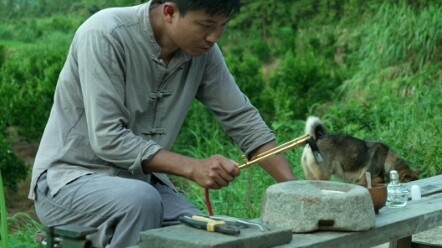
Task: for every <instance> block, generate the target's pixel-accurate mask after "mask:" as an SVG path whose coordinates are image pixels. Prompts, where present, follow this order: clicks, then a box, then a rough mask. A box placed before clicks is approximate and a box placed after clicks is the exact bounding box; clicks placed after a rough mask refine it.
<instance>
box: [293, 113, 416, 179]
mask: <svg viewBox="0 0 442 248" xmlns="http://www.w3.org/2000/svg"><path fill="white" fill-rule="evenodd" d="M305 133H306V134H309V135H311V136H312V137H313V138H314V140H315V141H316V146H317V148H316V149H319V153H320V155H321V156H322V159H323V161H319V162H318V161H317V160H318V159H317V157H316V158H315V156H314V155H313V152H312V148H311V147H310V145H309V144H306V145H305V147H304V150H303V153H302V156H301V164H302V167H303V170H304V174H305V178H306V179H308V180H330V178H331V176H332V175H333V176H336V177H338V178H340V179H341V180H343V181H345V182H348V183H358V184H366V183H367V180H366V175H365V174H366V172H370V175H371V181H372V183H381V184H384V183H387V182H389V181H390V180H389V173H390V171H391V170H396V171H397V172H398V174H399V181H400V182H403V183H404V182H410V181H413V180H417V179H418V177H419V173H418V171H414V170H412V169H411V168H410V166H409V165H408V164H407V163H406V162H405V161H404V160H403V159H402V158H400V157H399V156H398V155H397V154H396V153H395V152H394V151H393V150H392V149H390V148H389V147H388V146H387V145H386V144H384V143H382V142H379V141H369V140H361V139H358V138H355V137H352V136H350V135H341V134H328V133H327V132H326V128H325V125H324V123H323V122H322V121H321V119H319V118H318V117H316V116H310V117H308V118H307V121H306V125H305Z"/></svg>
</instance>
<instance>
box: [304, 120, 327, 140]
mask: <svg viewBox="0 0 442 248" xmlns="http://www.w3.org/2000/svg"><path fill="white" fill-rule="evenodd" d="M305 134H310V135H311V136H312V137H313V138H314V139H315V140H316V139H318V138H320V137H321V136H323V135H325V134H326V129H325V125H324V123H323V122H322V121H321V119H319V118H318V117H316V116H309V117H308V118H307V121H306V123H305Z"/></svg>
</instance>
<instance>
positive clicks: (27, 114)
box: [0, 43, 67, 139]
mask: <svg viewBox="0 0 442 248" xmlns="http://www.w3.org/2000/svg"><path fill="white" fill-rule="evenodd" d="M66 49H67V48H66V46H63V44H59V43H54V44H50V43H49V44H37V45H32V46H28V47H26V48H23V49H20V50H17V51H15V52H14V53H12V54H11V56H10V57H8V59H7V60H6V62H5V63H4V64H3V66H2V67H1V68H0V78H1V81H0V103H1V105H0V110H1V112H2V118H5V120H7V125H8V126H15V127H18V130H19V134H20V135H22V136H23V137H25V138H28V139H36V138H39V137H40V135H41V133H42V130H43V128H44V126H45V125H46V121H47V118H48V116H49V112H50V108H51V105H52V101H53V100H52V98H53V94H54V89H55V84H56V82H57V78H58V74H59V72H60V70H61V67H62V65H63V62H64V59H65V54H66Z"/></svg>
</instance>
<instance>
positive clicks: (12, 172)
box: [0, 135, 28, 191]
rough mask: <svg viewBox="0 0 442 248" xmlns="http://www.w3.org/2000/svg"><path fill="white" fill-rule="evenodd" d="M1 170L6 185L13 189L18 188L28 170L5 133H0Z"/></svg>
mask: <svg viewBox="0 0 442 248" xmlns="http://www.w3.org/2000/svg"><path fill="white" fill-rule="evenodd" d="M0 170H1V172H2V176H3V184H4V186H5V187H6V188H7V189H8V190H12V191H15V190H16V189H17V184H18V183H19V182H20V181H22V180H24V179H25V178H26V176H27V172H28V171H27V168H26V166H25V164H24V162H23V160H21V159H19V158H18V157H17V156H16V155H15V153H14V152H13V150H12V148H11V144H10V143H8V142H7V141H6V140H5V138H4V137H3V135H0Z"/></svg>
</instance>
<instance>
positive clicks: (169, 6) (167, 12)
mask: <svg viewBox="0 0 442 248" xmlns="http://www.w3.org/2000/svg"><path fill="white" fill-rule="evenodd" d="M177 13H178V9H177V7H176V5H175V4H174V3H169V2H168V3H165V4H164V7H163V16H164V18H165V19H166V22H170V21H171V20H172V18H173V17H174V16H175V15H176V14H177Z"/></svg>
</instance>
